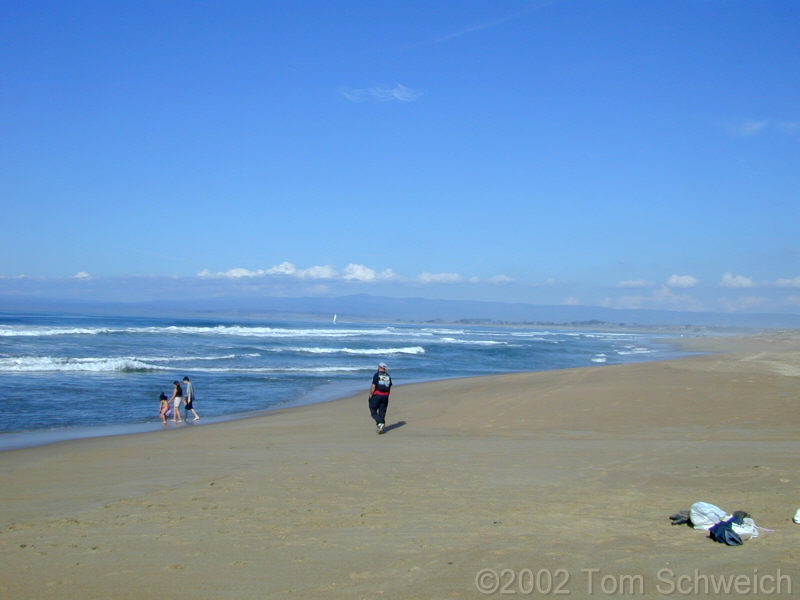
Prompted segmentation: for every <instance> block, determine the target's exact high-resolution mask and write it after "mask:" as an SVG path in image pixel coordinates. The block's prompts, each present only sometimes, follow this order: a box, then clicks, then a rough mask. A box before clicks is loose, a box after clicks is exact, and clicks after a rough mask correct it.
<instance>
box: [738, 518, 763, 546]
mask: <svg viewBox="0 0 800 600" xmlns="http://www.w3.org/2000/svg"><path fill="white" fill-rule="evenodd" d="M731 529H733V531H734V532H735V533H738V534H739V537H740V538H742V541H744V540H752V539H755V538H757V537H758V526H757V525H756V522H755V521H753V519H751V518H750V517H745V518H744V519H742V524H741V525H737V524H736V523H731Z"/></svg>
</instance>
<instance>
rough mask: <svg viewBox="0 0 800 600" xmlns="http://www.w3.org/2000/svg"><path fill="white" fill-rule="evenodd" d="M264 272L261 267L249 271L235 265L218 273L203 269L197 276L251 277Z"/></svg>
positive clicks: (213, 277) (209, 277)
mask: <svg viewBox="0 0 800 600" xmlns="http://www.w3.org/2000/svg"><path fill="white" fill-rule="evenodd" d="M265 274H266V273H265V271H262V270H261V269H259V270H258V271H250V270H248V269H243V268H241V267H236V268H234V269H228V270H227V271H221V272H218V273H212V272H211V271H209V270H208V269H203V270H202V271H200V272H199V273H198V274H197V276H198V277H201V278H204V279H252V278H253V277H263V276H264V275H265Z"/></svg>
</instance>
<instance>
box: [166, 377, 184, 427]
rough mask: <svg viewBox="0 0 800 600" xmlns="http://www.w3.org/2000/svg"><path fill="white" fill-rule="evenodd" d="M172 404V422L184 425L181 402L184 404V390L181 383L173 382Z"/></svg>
mask: <svg viewBox="0 0 800 600" xmlns="http://www.w3.org/2000/svg"><path fill="white" fill-rule="evenodd" d="M169 401H170V402H171V403H172V420H173V422H174V421H177V422H178V423H182V422H183V419H181V402H183V390H182V389H181V384H180V382H179V381H173V382H172V397H171V398H170V399H169Z"/></svg>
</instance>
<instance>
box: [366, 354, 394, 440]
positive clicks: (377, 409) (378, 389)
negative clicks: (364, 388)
mask: <svg viewBox="0 0 800 600" xmlns="http://www.w3.org/2000/svg"><path fill="white" fill-rule="evenodd" d="M386 368H387V367H386V363H384V362H382V363H380V364H379V365H378V371H377V372H376V373H375V375H373V376H372V387H370V389H369V414H370V415H372V418H373V419H374V420H375V425H376V426H377V428H378V433H379V434H381V433H383V432H384V430H385V428H386V409H387V408H388V406H389V393H390V392H391V390H392V378H391V377H390V376H389V373H387V372H386Z"/></svg>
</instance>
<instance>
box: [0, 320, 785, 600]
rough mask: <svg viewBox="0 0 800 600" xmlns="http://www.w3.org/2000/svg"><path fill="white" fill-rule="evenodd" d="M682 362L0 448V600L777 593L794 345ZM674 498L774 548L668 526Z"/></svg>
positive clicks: (467, 383)
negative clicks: (708, 510) (379, 429)
mask: <svg viewBox="0 0 800 600" xmlns="http://www.w3.org/2000/svg"><path fill="white" fill-rule="evenodd" d="M685 347H686V348H687V349H693V350H707V351H713V352H714V353H713V354H706V355H702V356H693V357H690V358H683V359H679V360H674V361H665V362H658V363H640V364H633V365H624V366H604V367H593V368H581V369H570V370H563V371H549V372H541V373H527V374H514V375H503V376H492V377H480V378H473V379H458V380H447V381H440V382H434V383H427V384H421V385H405V386H404V385H397V386H396V387H395V389H394V390H393V392H392V397H391V402H390V405H389V413H388V419H387V422H388V424H389V430H388V432H387V433H386V434H385V435H383V436H378V435H376V434H375V430H374V426H373V424H372V422H371V420H370V418H369V413H368V410H367V388H368V386H369V382H368V381H366V382H365V390H364V393H363V394H359V395H358V396H356V397H352V398H346V399H342V400H337V401H334V402H329V403H324V404H319V405H311V406H305V407H299V408H293V409H287V410H283V411H276V412H274V413H271V414H268V415H266V416H262V417H258V418H251V419H244V420H240V421H234V422H228V423H220V424H214V425H202V426H189V427H184V428H181V429H170V430H165V431H158V432H154V433H148V434H137V435H128V436H117V437H108V438H97V439H86V440H76V441H71V442H62V443H58V444H53V445H49V446H42V447H37V448H27V449H21V450H10V451H6V452H3V453H0V515H1V517H0V519H1V520H0V555H1V556H2V562H0V597H2V598H14V599H27V598H37V599H47V598H54V599H55V598H58V599H76V600H77V599H80V600H90V599H95V598H96V599H108V598H132V599H133V598H169V599H179V598H192V599H197V598H208V599H216V598H236V599H237V600H241V599H250V598H253V599H255V598H259V599H266V598H276V599H277V598H314V599H316V598H320V599H327V598H330V599H334V598H335V599H339V598H341V599H355V598H393V599H394V598H397V599H400V598H403V599H407V598H419V599H423V598H424V599H430V598H441V599H456V598H484V597H497V598H499V597H508V596H533V597H536V596H556V595H565V594H566V593H567V592H569V594H570V597H573V598H590V597H601V598H602V597H617V596H627V597H641V598H658V597H667V596H683V597H708V596H712V597H713V596H719V597H723V596H724V597H728V596H735V597H744V598H764V597H775V598H784V597H785V598H788V597H792V596H793V595H796V594H797V593H798V591H800V566H798V565H800V543H798V542H799V541H800V525H795V524H794V523H793V522H792V517H793V515H794V513H795V511H796V510H797V509H798V507H800V485H799V484H800V440H798V428H800V407H798V400H799V399H800V333H799V332H779V333H771V334H763V335H757V336H751V337H743V338H733V337H731V338H716V339H710V338H694V339H691V340H686V342H685ZM397 383H399V384H402V381H397ZM696 501H706V502H711V503H713V504H716V505H718V506H720V507H722V508H724V509H725V510H727V511H728V512H732V511H734V510H745V511H747V512H749V513H751V514H752V516H753V518H754V519H755V521H756V523H757V524H758V525H759V526H761V527H763V528H767V529H770V530H774V531H770V532H763V533H762V534H761V536H760V537H759V538H758V539H755V540H750V541H747V542H745V543H744V545H743V546H741V547H728V546H724V545H721V544H717V543H715V542H713V541H711V540H710V539H709V538H708V537H707V534H706V532H702V531H695V530H692V529H690V528H688V527H686V526H672V525H671V524H670V521H669V518H668V517H669V515H671V514H673V513H676V512H678V511H679V510H686V509H688V508H689V506H690V505H691V504H692V503H693V502H696ZM737 576H738V577H739V579H738V580H736V581H737V582H738V586H739V587H737V588H735V589H733V590H732V591H730V592H729V593H724V592H721V591H716V592H715V591H714V589H711V590H710V591H708V593H706V588H705V587H704V586H707V585H709V580H710V579H712V578H713V579H714V581H716V582H717V583H720V582H721V584H722V585H725V584H726V582H728V583H730V584H732V583H733V582H734V580H733V578H735V577H737ZM501 592H505V593H501Z"/></svg>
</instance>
